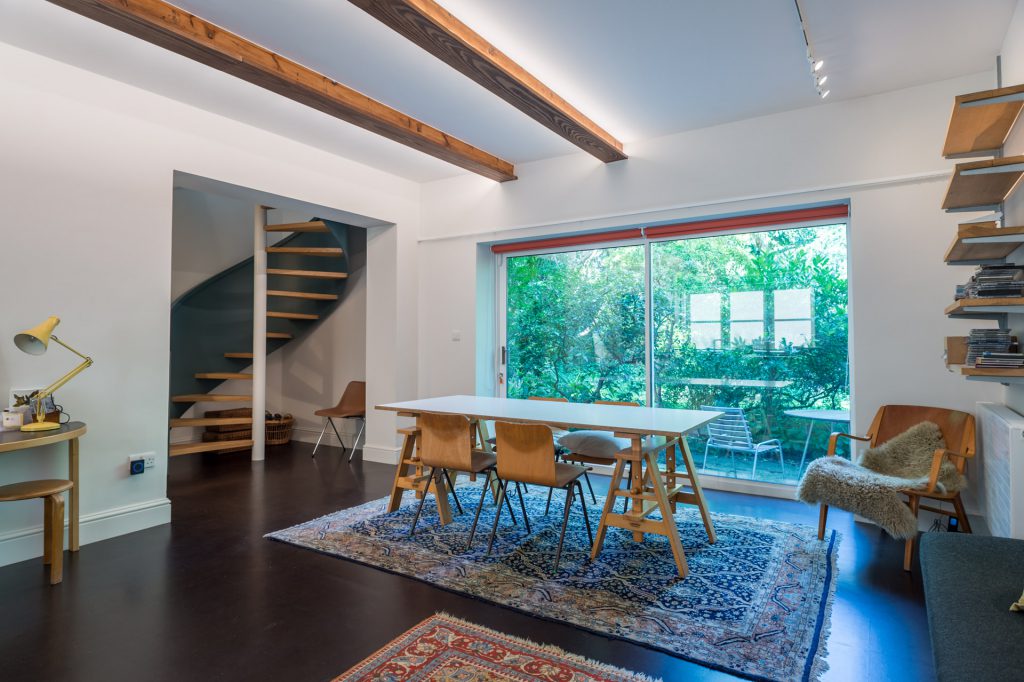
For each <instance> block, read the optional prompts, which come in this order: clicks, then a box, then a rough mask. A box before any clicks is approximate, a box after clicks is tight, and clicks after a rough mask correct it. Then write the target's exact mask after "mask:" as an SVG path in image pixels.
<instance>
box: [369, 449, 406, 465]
mask: <svg viewBox="0 0 1024 682" xmlns="http://www.w3.org/2000/svg"><path fill="white" fill-rule="evenodd" d="M400 451H401V448H397V447H395V446H388V445H364V446H363V461H365V462H378V463H380V464H391V465H396V464H398V453H399V452H400Z"/></svg>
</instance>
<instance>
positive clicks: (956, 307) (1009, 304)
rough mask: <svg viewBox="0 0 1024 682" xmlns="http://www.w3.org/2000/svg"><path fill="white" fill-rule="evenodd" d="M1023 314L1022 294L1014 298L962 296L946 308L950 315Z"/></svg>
mask: <svg viewBox="0 0 1024 682" xmlns="http://www.w3.org/2000/svg"><path fill="white" fill-rule="evenodd" d="M1007 313H1017V314H1024V296H1019V297H1016V298H964V299H960V300H959V301H956V302H955V303H953V304H952V305H950V306H948V307H947V308H946V315H948V316H950V317H987V318H991V317H992V316H993V314H999V315H1005V314H1007Z"/></svg>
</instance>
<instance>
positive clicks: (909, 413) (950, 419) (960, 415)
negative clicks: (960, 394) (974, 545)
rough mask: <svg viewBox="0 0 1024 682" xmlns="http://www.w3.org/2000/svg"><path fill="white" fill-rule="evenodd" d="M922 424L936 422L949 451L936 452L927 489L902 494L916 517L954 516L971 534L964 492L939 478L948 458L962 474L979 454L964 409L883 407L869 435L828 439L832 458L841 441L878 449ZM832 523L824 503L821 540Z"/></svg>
mask: <svg viewBox="0 0 1024 682" xmlns="http://www.w3.org/2000/svg"><path fill="white" fill-rule="evenodd" d="M921 422H932V423H933V424H936V425H937V426H938V427H939V430H940V431H941V432H942V438H943V440H944V441H945V442H946V448H945V449H938V450H936V451H935V452H933V453H932V467H931V471H930V474H929V477H928V485H927V487H926V488H924V489H919V488H910V489H906V490H901V491H900V492H901V493H902V494H904V495H906V496H907V506H908V507H910V511H911V512H912V513H913V514H914V516H915V517H916V516H917V515H918V512H919V511H920V510H921V509H924V510H925V511H930V512H933V513H935V514H943V515H945V516H954V517H956V519H957V521H958V522H959V524H960V527H961V528H962V529H963V531H964V532H966V533H970V532H971V522H970V520H968V518H967V512H966V510H965V509H964V503H963V500H962V499H961V498H960V492H959V491H957V492H954V493H949V492H943V491H942V490H940V489H939V487H938V479H939V473H940V469H941V467H942V463H943V462H944V461H946V460H947V459H948V460H949V461H950V462H952V463H953V464H954V465H955V466H956V470H957V471H958V472H960V474H961V475H963V473H964V472H965V471H966V470H967V460H968V459H970V458H971V457H974V454H975V423H974V415H973V414H970V413H968V412H961V411H960V410H949V409H946V408H944V407H920V406H917V405H883V406H882V407H880V408H878V412H877V414H875V418H874V419H873V420H872V422H871V426H870V427H868V432H867V435H866V436H854V435H852V434H849V433H833V434H832V435H831V436H830V437H829V440H828V453H827V456H828V457H835V454H836V446H837V444H838V442H839V439H840V438H846V439H848V440H859V441H864V442H866V443H868V446H869V447H872V448H874V447H878V446H879V445H881V444H882V443H885V442H886V441H888V440H890V439H891V438H893V437H895V436H898V435H900V434H901V433H903V432H905V431H906V430H907V429H909V428H910V427H912V426H916V425H917V424H920V423H921ZM921 498H925V499H929V500H936V501H938V502H950V503H952V505H953V511H952V512H951V511H949V510H947V509H941V508H939V507H932V506H925V505H923V504H921ZM827 520H828V505H826V504H823V505H821V508H820V510H819V512H818V539H819V540H823V539H824V538H825V524H826V521H827ZM915 540H916V538H915V537H911V538H909V539H908V540H907V541H906V544H905V545H904V549H903V570H905V571H909V570H910V566H911V559H912V558H913V554H914V544H915Z"/></svg>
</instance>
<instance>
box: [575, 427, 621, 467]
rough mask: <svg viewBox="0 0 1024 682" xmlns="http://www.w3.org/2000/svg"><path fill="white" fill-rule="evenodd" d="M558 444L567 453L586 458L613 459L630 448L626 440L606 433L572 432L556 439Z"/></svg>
mask: <svg viewBox="0 0 1024 682" xmlns="http://www.w3.org/2000/svg"><path fill="white" fill-rule="evenodd" d="M558 444H559V445H561V446H562V447H563V448H565V449H566V450H568V451H569V452H575V453H577V454H580V455H586V456H588V457H596V458H599V459H607V460H608V461H612V460H614V459H615V453H616V452H618V451H619V450H624V449H626V448H628V447H629V446H630V442H629V440H628V439H626V438H616V437H615V436H613V435H612V434H610V433H608V432H607V431H573V432H572V433H567V434H565V435H564V436H562V437H561V438H559V439H558Z"/></svg>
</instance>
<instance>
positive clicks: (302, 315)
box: [267, 310, 320, 320]
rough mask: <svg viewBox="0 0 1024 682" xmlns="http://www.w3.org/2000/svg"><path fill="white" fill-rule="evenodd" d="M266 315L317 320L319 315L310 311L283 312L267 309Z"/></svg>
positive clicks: (279, 317)
mask: <svg viewBox="0 0 1024 682" xmlns="http://www.w3.org/2000/svg"><path fill="white" fill-rule="evenodd" d="M267 317H276V318H278V319H282V320H319V319H320V316H319V315H313V314H312V313H284V312H280V311H277V310H268V311H267Z"/></svg>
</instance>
